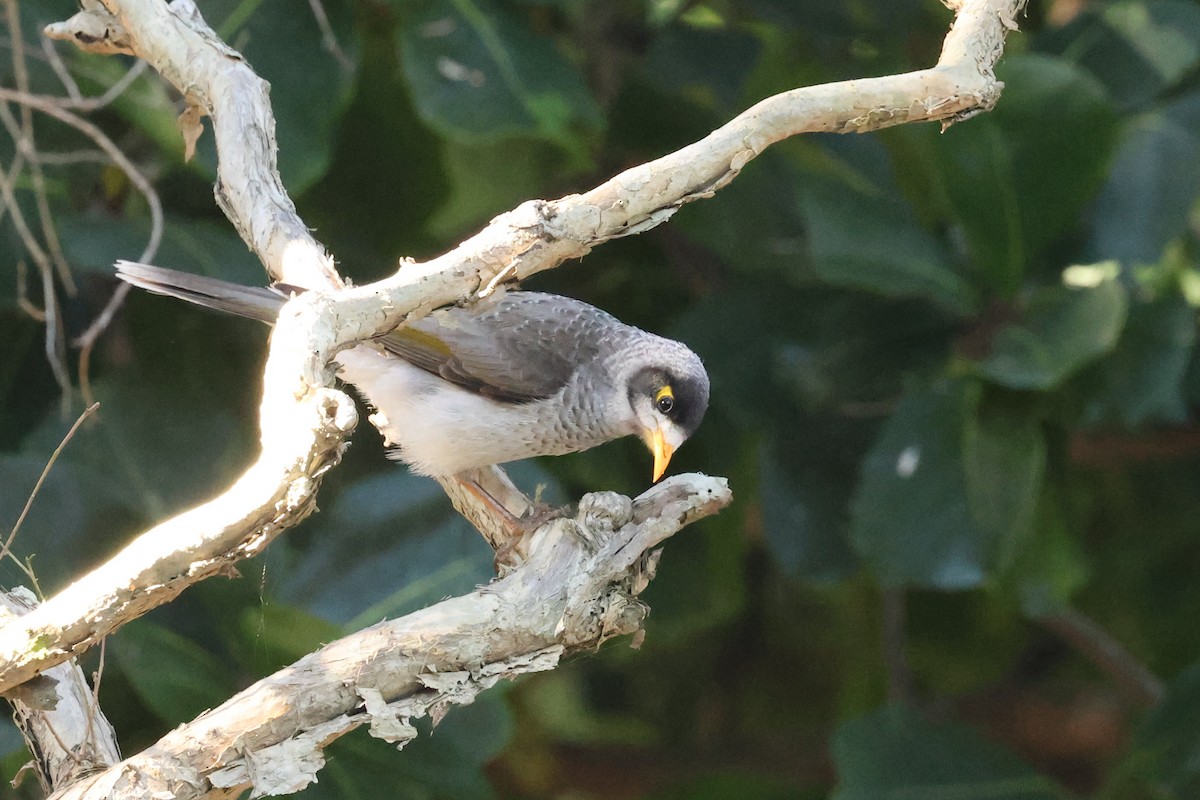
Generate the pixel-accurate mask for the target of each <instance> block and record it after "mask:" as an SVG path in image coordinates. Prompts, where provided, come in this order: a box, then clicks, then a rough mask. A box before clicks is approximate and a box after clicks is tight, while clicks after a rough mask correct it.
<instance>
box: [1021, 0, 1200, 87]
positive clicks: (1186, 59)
mask: <svg viewBox="0 0 1200 800" xmlns="http://www.w3.org/2000/svg"><path fill="white" fill-rule="evenodd" d="M1044 38H1045V39H1046V41H1045V44H1046V46H1047V47H1048V48H1049V49H1050V50H1052V51H1055V52H1058V53H1061V55H1062V56H1063V57H1064V58H1067V59H1070V60H1072V61H1074V62H1075V63H1077V64H1079V65H1080V66H1082V67H1084V68H1086V69H1087V70H1089V71H1090V72H1092V73H1093V74H1094V75H1095V76H1096V77H1097V78H1099V79H1100V80H1101V81H1102V82H1103V83H1104V84H1105V86H1106V87H1107V88H1108V90H1109V92H1111V93H1112V96H1113V97H1115V98H1116V99H1117V100H1118V101H1119V102H1120V103H1121V105H1123V106H1125V107H1132V106H1138V105H1143V104H1145V103H1147V102H1149V101H1150V100H1152V99H1153V98H1155V97H1157V96H1159V95H1161V94H1162V93H1163V92H1165V91H1166V90H1167V89H1169V88H1171V87H1172V86H1174V85H1175V84H1176V83H1178V82H1179V81H1180V80H1181V79H1182V78H1183V77H1184V76H1186V75H1187V74H1188V72H1189V71H1190V70H1191V69H1192V68H1193V67H1194V66H1195V65H1196V64H1197V62H1200V9H1197V8H1196V6H1195V4H1194V3H1186V2H1176V1H1175V0H1129V1H1128V2H1118V3H1110V4H1106V5H1104V6H1102V7H1100V9H1099V10H1098V11H1086V12H1084V13H1083V14H1081V15H1080V16H1079V18H1078V19H1076V20H1075V21H1073V22H1072V23H1071V24H1070V25H1068V26H1066V27H1065V28H1063V29H1062V30H1060V31H1056V32H1052V33H1051V34H1050V35H1049V36H1047V37H1044Z"/></svg>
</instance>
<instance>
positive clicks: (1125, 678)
mask: <svg viewBox="0 0 1200 800" xmlns="http://www.w3.org/2000/svg"><path fill="white" fill-rule="evenodd" d="M1038 622H1040V623H1041V624H1042V625H1044V626H1045V627H1046V628H1047V629H1048V630H1050V631H1051V632H1053V633H1054V635H1055V636H1057V637H1058V638H1060V639H1062V640H1063V641H1064V642H1066V643H1067V644H1069V645H1071V646H1072V647H1074V648H1075V649H1076V650H1077V651H1079V653H1080V654H1081V655H1083V656H1084V657H1085V658H1086V659H1087V660H1088V661H1091V662H1092V664H1094V665H1095V666H1096V668H1097V669H1099V670H1100V671H1101V672H1103V673H1105V674H1106V675H1108V676H1109V678H1111V679H1112V681H1113V683H1114V684H1116V686H1117V688H1118V689H1120V691H1121V692H1122V693H1123V694H1124V695H1125V696H1126V697H1127V698H1128V699H1129V700H1131V701H1132V702H1133V703H1134V704H1136V705H1137V706H1138V707H1141V708H1145V707H1148V706H1152V705H1154V704H1155V703H1157V702H1158V701H1159V700H1161V699H1162V697H1163V694H1164V693H1165V692H1166V689H1165V688H1164V687H1163V683H1162V680H1160V679H1159V677H1158V676H1157V675H1155V674H1154V673H1153V672H1151V671H1150V670H1149V668H1147V667H1146V666H1145V665H1144V664H1142V663H1141V662H1140V661H1138V660H1137V659H1136V658H1134V656H1133V654H1132V653H1130V652H1129V651H1128V650H1126V649H1125V647H1124V646H1123V645H1122V644H1121V643H1120V642H1118V641H1117V640H1116V639H1114V638H1113V636H1112V634H1110V633H1109V632H1108V631H1106V630H1104V629H1103V628H1101V627H1100V626H1099V625H1097V624H1096V622H1095V621H1094V620H1092V619H1090V618H1089V617H1087V616H1086V615H1085V614H1083V613H1081V612H1079V611H1076V610H1074V609H1064V610H1062V611H1056V612H1055V613H1053V614H1047V615H1046V616H1044V617H1039V618H1038Z"/></svg>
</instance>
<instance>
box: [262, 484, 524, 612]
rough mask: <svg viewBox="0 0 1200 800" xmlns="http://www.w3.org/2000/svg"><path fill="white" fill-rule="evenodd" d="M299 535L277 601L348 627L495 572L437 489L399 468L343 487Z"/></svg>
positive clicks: (411, 607)
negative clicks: (302, 539)
mask: <svg viewBox="0 0 1200 800" xmlns="http://www.w3.org/2000/svg"><path fill="white" fill-rule="evenodd" d="M531 488H532V487H531ZM306 531H307V534H308V535H309V536H310V537H311V542H312V544H311V546H310V547H308V549H307V551H306V553H305V557H304V559H303V561H301V562H300V563H299V564H298V565H297V567H296V568H295V570H294V571H292V572H290V573H289V574H287V575H286V576H285V577H283V578H282V579H281V583H280V588H279V591H280V594H281V597H282V599H284V600H286V601H288V602H291V603H293V604H295V605H298V606H300V607H303V608H305V609H307V610H308V611H310V612H311V613H313V614H316V615H317V616H319V617H321V618H323V619H326V620H330V621H334V622H340V623H347V624H348V626H349V627H351V628H354V627H362V626H364V625H369V624H371V623H374V622H378V621H379V620H380V619H383V618H384V617H392V618H395V617H399V616H403V615H404V614H406V613H408V612H410V611H415V610H417V609H419V608H422V607H424V606H427V605H429V604H430V603H434V602H437V601H438V600H440V599H442V598H444V597H447V596H452V595H458V594H463V593H465V592H469V591H471V589H472V588H473V587H475V586H476V585H478V584H481V583H486V582H487V581H488V579H489V578H491V577H492V575H493V574H494V573H493V569H492V555H493V554H492V552H491V550H489V549H488V547H487V546H486V545H485V544H484V542H483V540H482V539H480V537H479V534H478V533H476V532H475V531H474V529H473V528H471V526H470V525H468V524H467V523H466V522H464V521H463V520H462V519H461V518H460V517H459V516H458V515H457V514H456V513H455V512H454V510H453V508H452V507H451V506H450V503H449V502H448V501H447V500H446V497H445V495H444V494H443V493H442V491H441V489H440V488H439V487H438V485H437V484H436V483H435V482H434V481H432V480H429V479H428V478H424V477H420V476H417V475H412V474H410V473H408V472H407V471H406V470H404V469H403V468H399V467H397V468H396V469H390V470H386V471H385V472H382V473H379V474H376V475H372V476H370V477H367V478H364V479H361V480H358V481H355V482H353V483H352V484H350V485H349V486H346V487H343V488H342V490H341V492H339V494H338V496H337V499H336V500H335V501H334V502H333V504H332V505H331V506H330V507H329V509H328V510H327V511H326V512H325V513H323V514H321V515H320V516H319V517H316V518H315V519H314V520H313V521H312V522H311V523H310V524H309V525H307V526H306Z"/></svg>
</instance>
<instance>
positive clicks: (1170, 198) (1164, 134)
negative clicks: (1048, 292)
mask: <svg viewBox="0 0 1200 800" xmlns="http://www.w3.org/2000/svg"><path fill="white" fill-rule="evenodd" d="M1198 186H1200V139H1197V137H1196V135H1195V131H1194V128H1191V127H1189V126H1187V125H1185V124H1183V123H1181V122H1180V121H1178V120H1176V119H1175V118H1174V117H1172V116H1170V115H1169V113H1167V112H1156V113H1153V114H1147V115H1145V116H1142V117H1138V118H1136V119H1135V120H1134V121H1133V123H1132V124H1131V125H1130V126H1129V128H1128V129H1127V130H1126V131H1125V134H1124V137H1123V139H1122V141H1121V144H1120V146H1119V147H1118V148H1117V152H1116V155H1115V157H1114V161H1113V165H1112V168H1111V169H1110V170H1109V174H1108V180H1107V181H1106V182H1105V184H1104V187H1103V188H1102V189H1101V190H1100V194H1099V196H1098V197H1097V198H1096V207H1095V211H1094V212H1093V214H1092V222H1091V228H1092V230H1091V239H1090V241H1089V242H1088V246H1087V252H1088V253H1089V254H1090V256H1091V258H1092V259H1094V260H1097V261H1098V260H1100V259H1115V260H1117V261H1120V262H1122V263H1123V264H1125V265H1126V266H1131V265H1134V264H1150V263H1154V262H1156V261H1158V260H1159V259H1160V258H1161V257H1162V255H1163V251H1164V249H1165V248H1166V246H1167V245H1168V244H1170V243H1171V242H1172V241H1173V240H1175V239H1176V238H1177V237H1179V236H1182V235H1184V234H1185V233H1186V232H1187V224H1188V213H1189V211H1190V210H1191V208H1192V204H1193V202H1194V201H1195V199H1196V195H1197V192H1198V191H1200V189H1197V187H1198Z"/></svg>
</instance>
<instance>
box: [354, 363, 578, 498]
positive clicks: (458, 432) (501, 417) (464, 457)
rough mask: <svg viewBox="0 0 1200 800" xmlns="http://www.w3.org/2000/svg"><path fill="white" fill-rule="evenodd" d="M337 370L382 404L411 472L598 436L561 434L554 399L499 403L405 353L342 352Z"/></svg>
mask: <svg viewBox="0 0 1200 800" xmlns="http://www.w3.org/2000/svg"><path fill="white" fill-rule="evenodd" d="M337 362H338V366H339V370H338V374H339V375H340V376H341V377H342V379H343V380H346V381H348V382H349V383H352V384H354V386H355V387H356V388H357V389H358V391H359V393H360V394H362V395H363V397H364V399H365V400H366V401H367V402H368V403H370V404H371V405H372V406H374V407H375V408H376V409H377V410H378V411H380V412H382V414H383V416H384V417H386V422H384V424H382V425H380V430H381V431H382V432H383V434H384V435H385V436H386V437H387V438H388V440H389V441H390V442H391V443H392V444H394V445H396V447H397V448H398V452H397V454H396V455H397V456H398V457H399V458H400V459H401V460H403V461H405V462H407V463H408V464H409V465H410V466H411V468H412V469H413V471H414V472H417V473H420V474H422V475H432V476H448V475H453V474H455V473H458V472H462V471H463V470H467V469H473V468H476V467H482V466H486V465H488V464H502V463H505V462H508V461H516V460H519V459H522V458H529V457H531V456H535V455H557V454H561V453H566V452H571V451H573V450H580V449H583V447H587V446H590V444H594V443H598V442H588V443H582V442H565V441H564V442H559V441H557V440H558V434H559V433H560V432H559V431H556V430H555V428H561V426H562V422H564V421H562V420H558V419H556V417H557V416H558V415H556V414H552V413H548V412H549V411H550V408H549V406H548V405H547V404H548V403H551V402H552V401H551V400H546V401H538V402H533V403H525V404H511V403H501V402H497V401H495V400H490V399H488V398H487V397H483V396H481V395H479V394H476V393H474V392H471V391H468V390H466V389H462V388H460V387H458V386H455V385H453V384H451V383H448V382H447V381H444V380H442V379H441V378H439V377H437V376H436V375H432V374H430V373H429V372H426V371H425V370H423V369H420V368H419V367H415V366H413V365H412V364H409V363H408V362H406V361H404V360H403V359H401V358H397V357H394V356H389V355H384V354H382V353H380V352H377V351H376V350H373V349H371V348H370V347H365V346H362V347H356V348H353V349H351V350H347V351H344V352H342V353H340V354H339V355H338V357H337Z"/></svg>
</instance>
